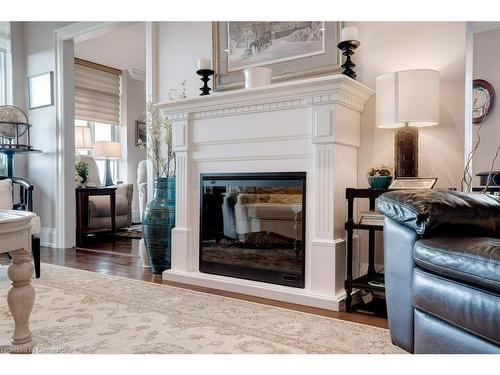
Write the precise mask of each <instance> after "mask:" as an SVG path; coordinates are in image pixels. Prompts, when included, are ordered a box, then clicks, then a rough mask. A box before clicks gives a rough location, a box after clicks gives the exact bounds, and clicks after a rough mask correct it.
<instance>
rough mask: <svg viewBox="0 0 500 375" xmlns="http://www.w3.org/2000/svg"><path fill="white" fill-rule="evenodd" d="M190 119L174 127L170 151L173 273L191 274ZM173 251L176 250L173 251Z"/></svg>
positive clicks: (194, 266)
mask: <svg viewBox="0 0 500 375" xmlns="http://www.w3.org/2000/svg"><path fill="white" fill-rule="evenodd" d="M188 123H189V120H184V121H178V122H175V123H174V124H173V127H174V129H173V130H174V134H173V148H174V151H175V194H176V196H175V199H176V200H175V228H174V229H173V230H172V268H171V269H172V270H173V271H180V272H191V271H197V270H196V259H195V257H194V256H193V254H194V252H193V251H192V250H191V249H192V246H193V242H192V241H193V226H192V224H193V223H192V221H193V218H192V217H191V216H192V215H191V200H190V199H189V195H190V192H191V190H190V187H191V183H190V180H191V152H190V147H189V144H190V142H189V126H188ZM174 249H175V250H174Z"/></svg>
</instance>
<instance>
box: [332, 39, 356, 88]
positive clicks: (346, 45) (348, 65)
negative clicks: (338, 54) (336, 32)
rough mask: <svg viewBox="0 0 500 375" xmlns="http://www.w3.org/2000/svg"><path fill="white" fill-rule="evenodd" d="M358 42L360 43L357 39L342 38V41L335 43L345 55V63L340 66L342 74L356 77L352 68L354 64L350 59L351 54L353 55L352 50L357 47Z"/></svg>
mask: <svg viewBox="0 0 500 375" xmlns="http://www.w3.org/2000/svg"><path fill="white" fill-rule="evenodd" d="M360 44H361V43H359V42H358V41H357V40H344V41H343V42H340V43H339V44H337V47H338V49H340V50H341V51H342V54H343V55H344V56H345V57H346V59H345V63H343V64H342V65H341V66H340V67H341V68H344V70H343V71H342V74H345V75H346V76H348V77H351V78H352V79H356V72H355V71H354V70H352V68H354V67H355V66H356V64H354V63H353V62H352V61H351V55H354V50H355V49H356V48H358V47H359V45H360Z"/></svg>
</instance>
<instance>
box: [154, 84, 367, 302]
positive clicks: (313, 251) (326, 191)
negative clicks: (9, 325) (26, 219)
mask: <svg viewBox="0 0 500 375" xmlns="http://www.w3.org/2000/svg"><path fill="white" fill-rule="evenodd" d="M372 94H373V91H372V90H371V89H369V88H367V87H365V86H363V85H362V84H360V83H359V82H357V81H355V80H353V79H351V78H348V77H346V76H344V75H334V76H327V77H319V78H311V79H306V80H300V81H291V82H284V83H277V84H272V85H269V86H265V87H258V88H252V89H243V90H234V91H227V92H221V93H214V94H213V95H207V96H204V97H195V98H188V99H183V100H176V101H166V102H160V103H158V104H157V106H158V107H159V108H160V109H161V110H162V111H163V112H164V113H165V114H166V115H167V116H168V117H169V118H170V119H171V120H172V121H173V127H174V139H173V144H174V150H175V152H176V192H177V197H176V199H177V201H176V224H175V228H174V229H173V231H172V244H173V245H172V268H171V269H170V270H167V271H165V272H164V273H163V278H164V279H166V280H170V281H174V282H180V283H186V284H193V285H198V286H203V287H207V288H214V289H221V290H227V291H232V292H237V293H244V294H249V295H254V296H258V297H263V298H271V299H275V300H280V301H285V302H291V303H298V304H303V305H309V306H315V307H320V308H326V309H332V310H339V309H342V308H343V300H344V298H345V292H344V288H343V283H344V278H345V231H344V227H343V225H344V221H345V188H346V187H355V186H357V179H358V173H357V149H358V147H359V144H360V116H361V112H363V109H364V105H365V103H366V101H367V100H368V98H369V97H370V96H371V95H372ZM296 171H302V172H305V173H306V174H307V179H306V182H305V185H306V189H305V197H306V198H305V200H306V202H307V206H306V207H305V209H304V210H305V212H304V218H305V224H304V244H303V246H304V249H305V251H304V281H303V287H297V286H290V285H278V284H275V283H272V282H269V281H262V280H260V281H257V280H250V279H247V278H240V277H238V278H237V277H234V276H230V275H220V273H218V274H215V273H207V272H204V271H203V264H202V262H200V260H201V256H200V238H201V235H202V228H201V226H200V209H201V203H202V199H201V188H200V186H201V181H202V176H203V175H210V174H219V173H233V174H234V173H244V174H247V173H277V172H296ZM355 246H356V244H355Z"/></svg>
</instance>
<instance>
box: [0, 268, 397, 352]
mask: <svg viewBox="0 0 500 375" xmlns="http://www.w3.org/2000/svg"><path fill="white" fill-rule="evenodd" d="M6 270H7V267H0V339H1V343H2V344H5V343H6V342H7V341H8V338H10V336H11V334H12V330H13V322H12V319H11V316H10V313H9V310H8V308H7V303H6V295H7V290H8V288H9V281H8V279H7V276H6ZM33 284H34V286H35V289H36V294H37V296H36V301H35V307H34V310H33V313H32V315H31V329H32V333H33V336H34V337H35V340H36V342H37V344H36V346H35V348H34V350H33V351H34V353H54V352H56V353H402V351H401V350H400V349H398V348H396V347H395V346H393V345H392V344H391V342H390V339H389V332H388V331H387V330H386V329H381V328H375V327H370V326H366V325H361V324H356V323H351V322H346V321H342V320H338V319H331V318H325V317H320V316H316V315H311V314H306V313H301V312H296V311H290V310H286V309H280V308H276V307H271V306H265V305H261V304H257V303H252V302H246V301H241V300H237V299H232V298H227V297H221V296H215V295H211V294H205V293H199V292H194V291H190V290H185V289H179V288H174V287H169V286H166V285H158V284H153V283H148V282H143V281H138V280H131V279H125V278H120V277H114V276H106V275H101V274H98V273H94V272H88V271H81V270H76V269H72V268H66V267H60V266H54V265H47V264H42V278H41V279H38V280H35V281H34V282H33Z"/></svg>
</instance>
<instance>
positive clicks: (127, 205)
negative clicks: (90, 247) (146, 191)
mask: <svg viewBox="0 0 500 375" xmlns="http://www.w3.org/2000/svg"><path fill="white" fill-rule="evenodd" d="M78 159H81V160H84V161H85V162H87V165H88V167H89V176H88V179H87V183H88V185H89V186H100V185H101V180H100V177H99V170H98V168H97V163H96V162H95V160H94V158H93V157H91V156H86V155H78V156H77V160H78ZM116 187H117V189H116V207H115V213H116V227H117V228H122V227H127V226H130V225H132V196H133V194H134V185H133V184H117V185H116ZM110 216H111V206H110V203H109V197H107V196H94V197H90V198H89V226H90V227H91V228H104V229H109V228H111V220H110Z"/></svg>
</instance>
